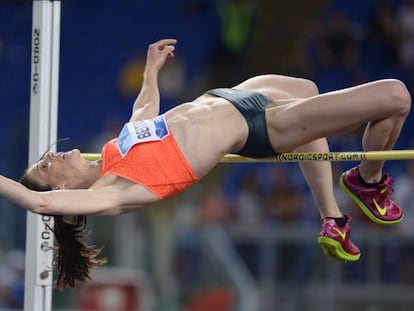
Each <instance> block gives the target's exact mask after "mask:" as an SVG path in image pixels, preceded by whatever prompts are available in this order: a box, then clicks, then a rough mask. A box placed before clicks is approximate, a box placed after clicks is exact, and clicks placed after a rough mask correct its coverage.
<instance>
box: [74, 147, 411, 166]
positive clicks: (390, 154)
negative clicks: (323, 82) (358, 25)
mask: <svg viewBox="0 0 414 311" xmlns="http://www.w3.org/2000/svg"><path fill="white" fill-rule="evenodd" d="M82 157H83V158H84V159H86V160H90V161H94V160H100V159H101V154H99V153H82ZM379 160H414V150H411V149H408V150H383V151H346V152H314V153H306V152H291V153H280V154H278V155H276V156H274V157H268V158H257V159H256V158H249V157H242V156H238V155H233V154H227V155H226V156H224V157H223V158H222V159H221V160H220V163H248V162H257V163H268V162H303V161H330V162H342V161H379Z"/></svg>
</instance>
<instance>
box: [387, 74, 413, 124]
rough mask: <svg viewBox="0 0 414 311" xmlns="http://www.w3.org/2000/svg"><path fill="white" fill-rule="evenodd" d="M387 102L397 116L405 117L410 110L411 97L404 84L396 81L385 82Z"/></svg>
mask: <svg viewBox="0 0 414 311" xmlns="http://www.w3.org/2000/svg"><path fill="white" fill-rule="evenodd" d="M386 82H387V84H388V96H389V97H390V98H389V102H390V103H392V104H393V107H394V111H395V113H396V114H397V115H399V116H403V117H406V116H407V115H408V113H409V112H410V109H411V95H410V92H409V91H408V89H407V87H406V86H405V84H404V83H403V82H402V81H400V80H396V79H389V80H386Z"/></svg>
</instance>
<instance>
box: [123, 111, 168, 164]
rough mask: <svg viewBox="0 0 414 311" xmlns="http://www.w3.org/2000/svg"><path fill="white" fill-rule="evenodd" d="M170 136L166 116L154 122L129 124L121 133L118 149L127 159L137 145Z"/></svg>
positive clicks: (153, 120) (157, 118)
mask: <svg viewBox="0 0 414 311" xmlns="http://www.w3.org/2000/svg"><path fill="white" fill-rule="evenodd" d="M169 134H170V132H169V131H168V128H167V124H166V122H165V117H164V115H161V116H158V117H156V118H154V119H152V120H144V121H139V122H128V123H126V124H125V125H124V126H123V128H122V130H121V132H120V133H119V136H118V149H119V152H120V153H121V155H122V157H125V156H126V154H127V153H128V151H129V150H130V149H131V148H132V147H133V146H135V145H136V144H140V143H145V142H150V141H157V140H162V139H163V138H164V137H166V136H168V135H169Z"/></svg>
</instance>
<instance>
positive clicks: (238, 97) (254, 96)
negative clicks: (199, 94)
mask: <svg viewBox="0 0 414 311" xmlns="http://www.w3.org/2000/svg"><path fill="white" fill-rule="evenodd" d="M207 94H210V95H214V96H217V97H222V98H224V99H226V100H228V101H229V102H231V103H232V104H233V105H234V107H236V108H237V110H239V111H240V113H241V114H242V115H243V117H244V118H245V119H246V122H247V125H248V127H249V136H248V138H247V141H246V144H245V145H244V147H243V148H242V149H241V150H239V151H238V152H236V153H237V154H239V155H241V156H245V157H251V158H264V157H271V156H274V155H275V154H276V152H275V151H274V150H273V148H272V146H271V144H270V140H269V134H268V133H267V128H266V118H265V109H266V106H267V105H268V104H269V103H270V99H269V98H268V97H266V96H264V95H263V94H261V93H258V92H252V91H245V90H238V89H231V88H218V89H213V90H209V91H207Z"/></svg>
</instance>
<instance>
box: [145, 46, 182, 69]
mask: <svg viewBox="0 0 414 311" xmlns="http://www.w3.org/2000/svg"><path fill="white" fill-rule="evenodd" d="M176 43H177V40H175V39H162V40H159V41H157V42H155V43H152V44H150V45H149V46H148V52H147V64H146V70H151V71H152V70H154V71H156V72H158V71H159V70H160V69H161V67H162V66H163V65H164V63H165V61H166V60H167V58H171V57H174V50H175V44H176Z"/></svg>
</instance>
